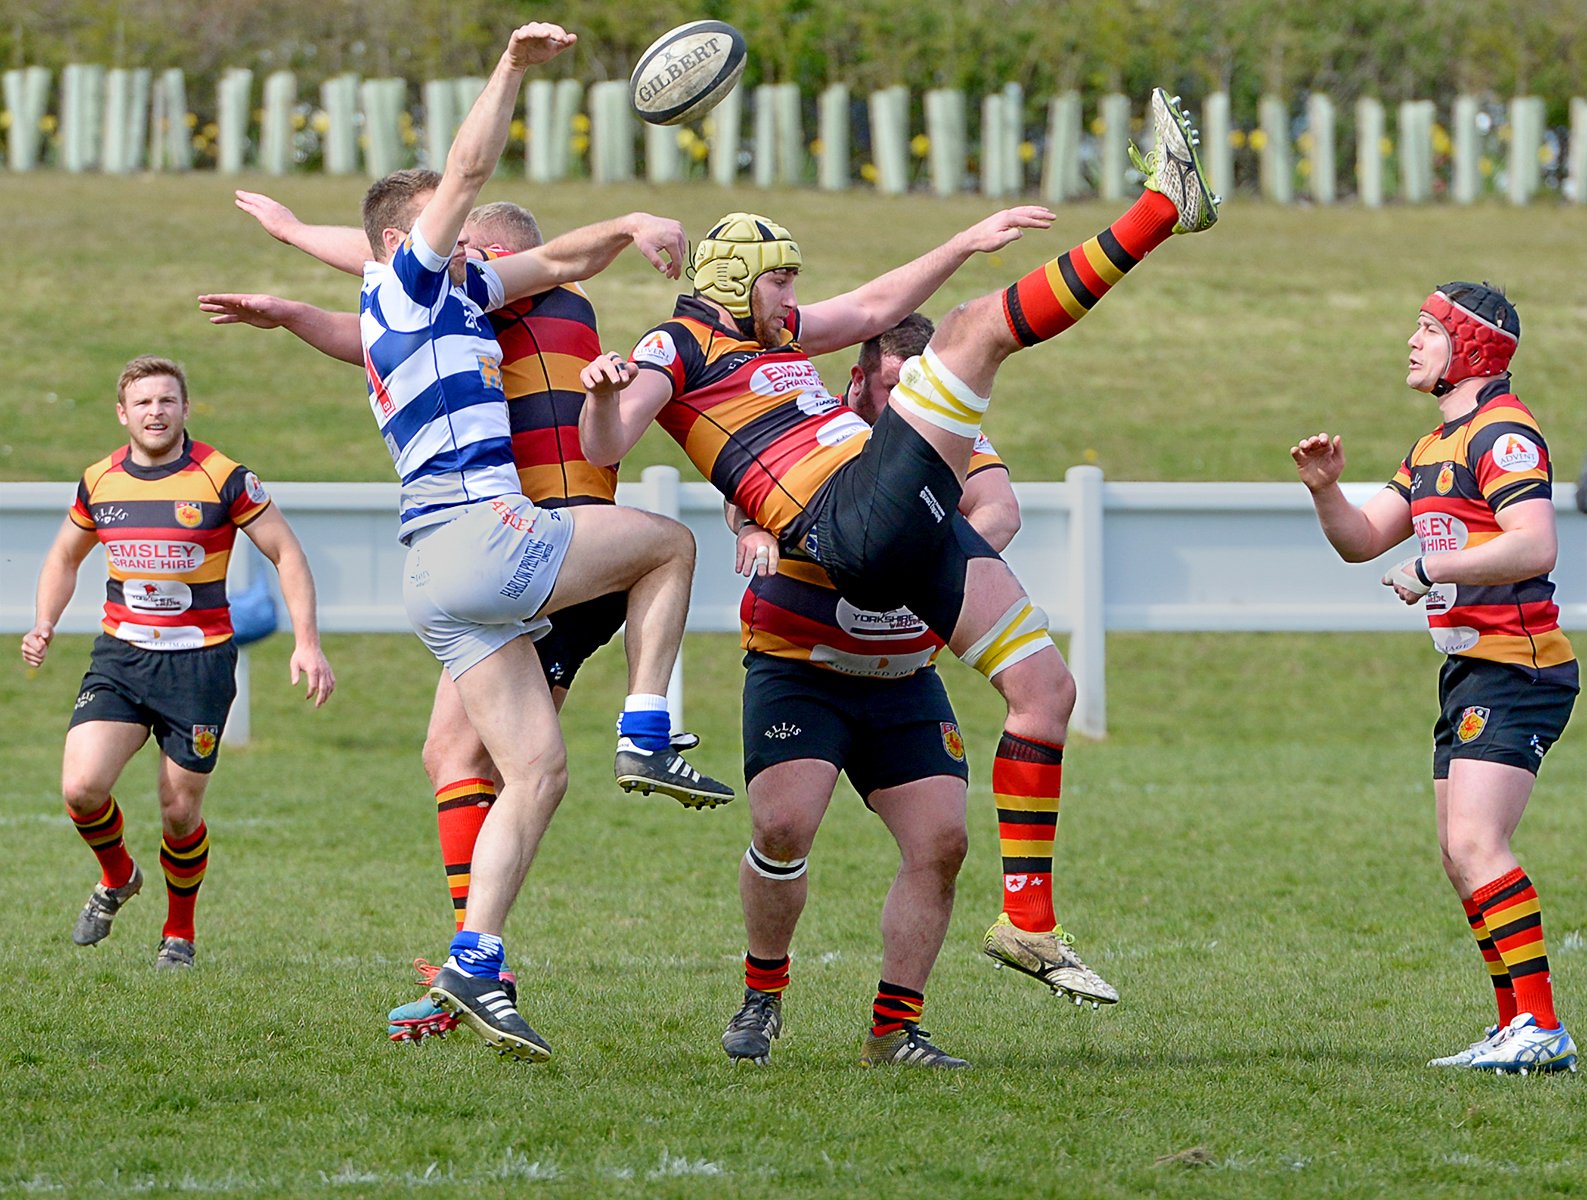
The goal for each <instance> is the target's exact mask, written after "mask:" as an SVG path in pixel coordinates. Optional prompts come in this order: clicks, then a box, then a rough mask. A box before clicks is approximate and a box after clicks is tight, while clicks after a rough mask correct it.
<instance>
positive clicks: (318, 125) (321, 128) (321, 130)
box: [311, 110, 331, 137]
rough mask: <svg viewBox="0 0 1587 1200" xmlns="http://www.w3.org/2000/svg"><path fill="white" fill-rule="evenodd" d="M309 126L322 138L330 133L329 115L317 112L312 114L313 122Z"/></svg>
mask: <svg viewBox="0 0 1587 1200" xmlns="http://www.w3.org/2000/svg"><path fill="white" fill-rule="evenodd" d="M311 124H313V126H314V132H315V133H317V134H319V135H320V136H322V137H323V136H324V135H325V134H327V133H329V132H330V131H331V118H330V114H329V113H326V112H323V111H318V110H317V111H316V112H315V114H314V120H313V121H312V122H311Z"/></svg>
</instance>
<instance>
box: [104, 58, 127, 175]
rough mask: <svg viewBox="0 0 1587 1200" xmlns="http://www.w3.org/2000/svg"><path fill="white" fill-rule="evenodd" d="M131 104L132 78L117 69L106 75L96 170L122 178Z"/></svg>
mask: <svg viewBox="0 0 1587 1200" xmlns="http://www.w3.org/2000/svg"><path fill="white" fill-rule="evenodd" d="M131 103H132V75H131V72H129V71H127V70H126V69H125V68H121V67H117V68H115V69H113V70H110V71H108V72H106V74H105V115H104V120H103V121H101V122H100V134H101V136H100V145H99V167H100V170H102V171H104V172H105V173H106V174H107V175H121V174H125V173H126V172H127V171H128V170H130V168H129V166H128V165H127V145H128V143H127V109H128V107H129V105H131Z"/></svg>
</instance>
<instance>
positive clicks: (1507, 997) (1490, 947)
mask: <svg viewBox="0 0 1587 1200" xmlns="http://www.w3.org/2000/svg"><path fill="white" fill-rule="evenodd" d="M1460 903H1461V905H1462V907H1464V908H1465V910H1466V920H1467V921H1468V922H1469V923H1470V925H1471V934H1472V936H1473V937H1475V938H1476V939H1477V949H1478V951H1479V952H1480V953H1481V954H1482V961H1483V964H1484V965H1485V966H1486V967H1487V968H1488V977H1489V978H1490V979H1492V980H1493V992H1494V996H1495V998H1496V999H1497V1000H1498V1002H1499V1028H1500V1029H1503V1028H1504V1027H1505V1026H1506V1025H1508V1024H1509V1023H1510V1020H1511V1018H1513V1017H1514V1016H1515V1014H1516V1007H1515V985H1514V984H1513V983H1511V982H1510V971H1509V968H1507V967H1506V966H1505V965H1504V959H1503V958H1502V957H1501V956H1500V954H1499V948H1498V947H1497V946H1495V945H1494V944H1493V938H1491V937H1490V936H1489V935H1488V926H1487V923H1486V922H1485V921H1484V920H1483V919H1482V908H1481V906H1480V905H1478V903H1477V902H1476V901H1475V900H1462V901H1461V902H1460Z"/></svg>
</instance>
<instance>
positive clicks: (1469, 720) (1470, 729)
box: [1455, 705, 1488, 745]
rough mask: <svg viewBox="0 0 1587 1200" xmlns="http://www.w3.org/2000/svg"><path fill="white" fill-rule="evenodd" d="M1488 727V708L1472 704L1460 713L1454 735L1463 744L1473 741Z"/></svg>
mask: <svg viewBox="0 0 1587 1200" xmlns="http://www.w3.org/2000/svg"><path fill="white" fill-rule="evenodd" d="M1487 727H1488V710H1487V709H1486V708H1481V707H1478V706H1477V705H1472V706H1471V707H1470V708H1468V709H1466V711H1465V712H1463V713H1461V714H1460V723H1459V724H1458V725H1456V726H1455V736H1456V737H1457V738H1459V739H1460V741H1461V743H1462V744H1463V745H1464V744H1465V743H1466V742H1474V741H1476V740H1477V739H1478V738H1479V737H1481V736H1482V731H1483V730H1484V729H1486V728H1487Z"/></svg>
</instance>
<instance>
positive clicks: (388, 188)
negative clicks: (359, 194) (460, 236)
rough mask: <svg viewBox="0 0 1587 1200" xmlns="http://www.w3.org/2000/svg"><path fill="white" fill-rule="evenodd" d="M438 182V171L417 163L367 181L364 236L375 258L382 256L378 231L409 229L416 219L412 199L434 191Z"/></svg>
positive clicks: (383, 248) (417, 213)
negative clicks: (429, 169)
mask: <svg viewBox="0 0 1587 1200" xmlns="http://www.w3.org/2000/svg"><path fill="white" fill-rule="evenodd" d="M440 186H441V176H440V175H439V174H437V173H436V172H435V171H427V170H424V169H422V168H420V167H411V168H409V169H408V170H406V171H393V172H392V173H391V174H390V175H387V176H386V177H385V178H384V179H377V180H375V182H374V183H372V184H370V186H369V190H368V191H367V192H365V193H364V236H366V237H367V238H368V239H369V249H370V250H371V251H372V252H373V253H374V255H375V257H376V258H383V257H385V246H384V244H383V242H382V240H381V236H380V235H381V234H383V233H385V231H386V230H388V229H412V228H413V223H414V222H415V221H416V220H418V219H419V212H418V209H417V207H416V206H415V203H414V202H415V201H416V200H418V198H419V197H420V196H422V195H424V193H425V192H433V191H435V189H436V188H438V187H440ZM446 248H447V249H450V248H451V247H446Z"/></svg>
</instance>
